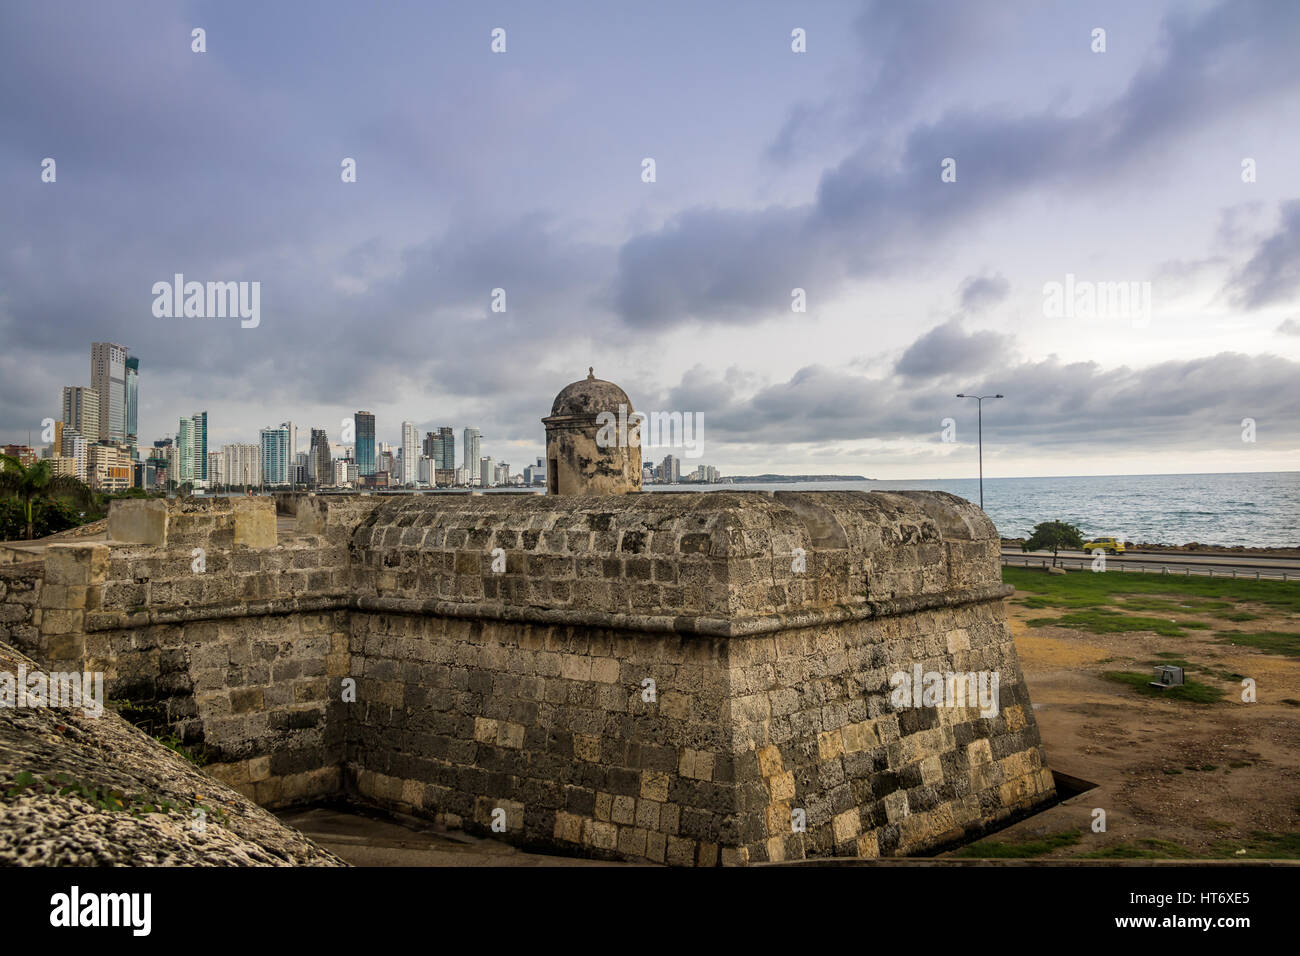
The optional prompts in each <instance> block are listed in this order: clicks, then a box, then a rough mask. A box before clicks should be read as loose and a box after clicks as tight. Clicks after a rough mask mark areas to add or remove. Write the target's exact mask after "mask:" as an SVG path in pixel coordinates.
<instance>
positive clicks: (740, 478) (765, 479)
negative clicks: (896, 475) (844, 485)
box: [718, 474, 877, 485]
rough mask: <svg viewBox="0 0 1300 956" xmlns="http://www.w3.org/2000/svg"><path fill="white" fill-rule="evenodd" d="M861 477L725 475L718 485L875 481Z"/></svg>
mask: <svg viewBox="0 0 1300 956" xmlns="http://www.w3.org/2000/svg"><path fill="white" fill-rule="evenodd" d="M876 480H877V479H875V478H864V477H863V476H862V475H772V474H768V475H727V476H726V481H723V482H718V484H737V485H739V484H749V485H779V484H786V483H789V482H794V481H876Z"/></svg>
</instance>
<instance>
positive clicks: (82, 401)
mask: <svg viewBox="0 0 1300 956" xmlns="http://www.w3.org/2000/svg"><path fill="white" fill-rule="evenodd" d="M63 424H64V425H65V426H67V427H69V428H72V429H73V430H74V431H76V433H77V434H78V435H80V436H81V437H82V438H84V439H86V441H88V442H92V443H93V442H97V441H99V392H97V391H95V390H94V389H93V388H84V387H83V386H80V385H65V386H63Z"/></svg>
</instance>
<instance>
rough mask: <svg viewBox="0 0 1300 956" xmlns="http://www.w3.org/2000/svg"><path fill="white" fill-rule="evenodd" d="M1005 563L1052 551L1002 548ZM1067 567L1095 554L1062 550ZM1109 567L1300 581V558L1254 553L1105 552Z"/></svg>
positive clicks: (1048, 558) (1085, 565)
mask: <svg viewBox="0 0 1300 956" xmlns="http://www.w3.org/2000/svg"><path fill="white" fill-rule="evenodd" d="M1002 563H1003V564H1006V565H1011V566H1013V567H1015V566H1023V567H1031V568H1039V567H1043V566H1044V564H1046V565H1049V566H1050V565H1051V563H1052V553H1051V552H1050V551H1028V552H1025V551H1021V550H1020V549H1019V548H1003V549H1002ZM1059 563H1060V564H1061V566H1062V567H1064V568H1066V569H1067V570H1088V569H1090V568H1091V567H1092V556H1091V555H1089V554H1085V553H1084V552H1082V551H1062V552H1061V554H1060V562H1059ZM1106 571H1107V572H1117V573H1120V574H1130V573H1135V574H1178V575H1189V574H1201V575H1209V576H1213V577H1220V576H1222V577H1229V578H1230V577H1238V578H1251V579H1254V578H1259V579H1260V580H1274V581H1300V558H1297V557H1269V556H1265V555H1253V554H1241V555H1239V554H1214V553H1193V552H1186V551H1178V552H1170V551H1127V552H1125V553H1124V554H1118V555H1116V554H1108V555H1106Z"/></svg>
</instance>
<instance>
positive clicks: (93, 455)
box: [86, 444, 135, 491]
mask: <svg viewBox="0 0 1300 956" xmlns="http://www.w3.org/2000/svg"><path fill="white" fill-rule="evenodd" d="M86 458H87V461H86V475H87V481H88V483H89V484H90V487H92V488H95V489H96V490H98V491H125V490H126V489H127V488H130V487H131V485H132V483H133V482H134V481H135V462H133V461H132V460H131V456H130V455H128V454H127V453H126V452H124V451H122V450H121V449H120V448H118V447H117V446H116V445H104V444H94V445H90V446H89V447H88V448H87V455H86Z"/></svg>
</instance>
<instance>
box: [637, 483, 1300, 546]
mask: <svg viewBox="0 0 1300 956" xmlns="http://www.w3.org/2000/svg"><path fill="white" fill-rule="evenodd" d="M703 489H712V490H722V489H732V490H748V491H773V490H785V491H823V490H825V491H889V490H891V489H921V490H932V491H947V492H950V493H952V494H954V495H958V496H959V497H962V498H965V499H967V500H968V501H973V502H975V503H976V504H979V495H980V492H979V480H978V479H976V478H969V479H966V478H961V479H935V480H930V481H825V482H814V481H806V482H789V483H782V484H772V485H769V484H734V485H704V486H692V485H676V486H671V487H667V488H665V487H664V486H656V485H647V486H646V490H647V491H689V490H703ZM984 510H985V511H986V512H988V515H989V517H990V518H992V519H993V523H994V524H995V525H996V526H997V528H998V531H999V532H1000V533H1001V534H1002V536H1003V537H1004V538H1019V537H1022V536H1028V534H1029V532H1030V531H1031V530H1032V529H1033V527H1034V525H1036V524H1038V523H1039V522H1040V521H1057V520H1060V521H1068V522H1069V523H1070V524H1073V525H1077V526H1078V527H1079V529H1080V530H1082V531H1083V532H1084V534H1085V535H1088V536H1093V535H1112V536H1114V537H1116V538H1121V539H1123V540H1125V541H1144V542H1149V543H1153V544H1188V543H1190V542H1193V541H1197V542H1200V543H1201V544H1219V545H1227V546H1231V545H1245V546H1248V547H1251V546H1253V547H1300V472H1297V471H1280V472H1255V473H1242V474H1217V475H1215V474H1212V475H1110V476H1105V477H1092V478H985V479H984Z"/></svg>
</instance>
